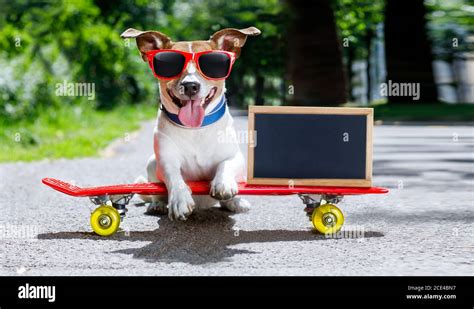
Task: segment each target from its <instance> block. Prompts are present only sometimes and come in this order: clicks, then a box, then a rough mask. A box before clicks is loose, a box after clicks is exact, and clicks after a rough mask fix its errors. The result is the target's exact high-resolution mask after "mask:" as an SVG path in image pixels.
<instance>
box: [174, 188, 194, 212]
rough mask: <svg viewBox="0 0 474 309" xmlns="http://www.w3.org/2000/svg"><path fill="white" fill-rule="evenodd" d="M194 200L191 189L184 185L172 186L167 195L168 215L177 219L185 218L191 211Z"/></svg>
mask: <svg viewBox="0 0 474 309" xmlns="http://www.w3.org/2000/svg"><path fill="white" fill-rule="evenodd" d="M193 209H194V200H193V197H192V196H191V191H190V190H189V188H188V187H187V186H186V185H184V186H183V187H182V188H181V187H180V188H172V189H171V190H170V194H169V196H168V217H169V218H170V219H171V220H173V219H178V220H186V218H187V217H188V216H189V215H190V214H191V213H192V212H193Z"/></svg>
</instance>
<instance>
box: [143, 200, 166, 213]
mask: <svg viewBox="0 0 474 309" xmlns="http://www.w3.org/2000/svg"><path fill="white" fill-rule="evenodd" d="M167 213H168V207H167V206H166V203H165V202H163V201H154V202H151V203H150V205H148V207H147V209H146V214H149V215H166V214H167Z"/></svg>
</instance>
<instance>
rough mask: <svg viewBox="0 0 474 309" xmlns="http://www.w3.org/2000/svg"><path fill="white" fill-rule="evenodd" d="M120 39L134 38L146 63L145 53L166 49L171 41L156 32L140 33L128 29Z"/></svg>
mask: <svg viewBox="0 0 474 309" xmlns="http://www.w3.org/2000/svg"><path fill="white" fill-rule="evenodd" d="M120 37H121V38H122V39H127V38H135V39H136V41H137V47H138V49H139V50H140V53H141V54H142V58H143V61H147V57H146V55H145V53H146V52H147V51H150V50H155V49H163V48H167V47H168V46H169V45H170V43H171V40H170V38H169V37H168V36H166V35H165V34H163V33H161V32H158V31H140V30H137V29H133V28H129V29H127V30H125V31H124V32H123V33H122V34H121V35H120Z"/></svg>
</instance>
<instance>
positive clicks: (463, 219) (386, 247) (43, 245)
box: [0, 117, 474, 276]
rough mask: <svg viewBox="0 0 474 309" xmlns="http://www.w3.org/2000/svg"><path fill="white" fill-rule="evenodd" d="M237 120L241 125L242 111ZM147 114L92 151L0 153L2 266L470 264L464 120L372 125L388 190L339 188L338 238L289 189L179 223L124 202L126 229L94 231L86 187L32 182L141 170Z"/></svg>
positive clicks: (61, 270)
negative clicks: (107, 233)
mask: <svg viewBox="0 0 474 309" xmlns="http://www.w3.org/2000/svg"><path fill="white" fill-rule="evenodd" d="M236 125H237V127H238V129H241V130H244V129H245V127H246V118H244V117H237V118H236ZM152 126H153V123H152V122H146V123H144V125H143V127H142V129H141V130H140V131H139V132H135V133H131V134H126V135H125V136H124V138H123V139H121V140H119V141H117V142H115V143H113V146H111V147H109V148H108V149H107V150H106V151H104V152H103V155H102V156H101V157H96V158H83V159H75V160H56V161H49V160H43V161H41V162H34V163H12V164H2V165H0V201H1V215H0V243H1V247H2V249H1V250H0V259H1V261H2V262H1V264H0V275H23V276H24V275H396V276H397V275H468V274H470V275H472V274H474V241H473V240H474V237H473V236H474V190H473V189H474V188H473V185H474V184H473V179H474V164H473V160H474V157H473V153H474V130H473V128H472V127H468V126H421V125H414V126H395V125H392V126H383V125H381V126H376V128H375V132H374V134H375V146H374V185H376V186H385V187H388V188H390V189H391V192H390V194H388V195H381V196H376V195H368V196H354V197H346V198H345V199H344V200H343V202H342V203H341V204H340V205H341V208H342V210H343V211H344V213H345V216H346V223H345V228H344V230H345V231H346V232H345V233H344V234H341V235H339V237H338V238H337V239H330V238H326V237H325V236H322V235H319V234H316V233H313V232H312V231H311V224H310V222H309V221H308V219H307V218H306V216H305V215H304V213H303V206H302V204H301V203H300V201H299V199H298V197H296V196H283V197H268V196H267V197H249V198H248V199H249V201H250V202H251V204H252V208H251V210H250V211H249V212H248V213H244V214H236V215H231V214H229V213H228V212H224V211H221V210H219V209H212V210H209V211H207V212H200V213H195V214H194V215H193V216H192V217H191V218H190V219H188V221H187V222H184V223H183V222H170V221H169V220H168V219H167V217H156V216H149V215H145V214H144V212H145V207H144V206H140V205H131V206H130V207H129V212H128V214H127V218H126V220H125V221H124V223H122V226H121V227H122V228H123V229H124V230H123V231H122V232H120V233H118V234H117V235H114V236H113V237H110V238H101V237H99V236H96V235H94V234H93V233H92V232H91V228H90V226H89V214H90V209H89V205H91V203H89V201H88V200H87V199H85V198H73V197H69V196H66V195H63V194H60V193H58V192H56V191H53V190H52V189H50V188H48V187H46V186H44V185H42V184H41V178H43V177H56V178H59V179H63V180H66V181H71V182H75V183H76V184H79V185H83V186H89V185H91V186H92V185H104V184H116V183H127V182H133V180H134V179H135V178H136V177H137V175H139V174H144V173H145V163H146V161H147V159H148V157H149V155H150V154H151V151H152ZM242 147H243V149H244V147H245V145H242ZM244 153H246V151H245V149H244ZM133 201H134V202H137V203H138V202H139V200H138V199H136V198H134V200H133Z"/></svg>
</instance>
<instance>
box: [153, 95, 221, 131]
mask: <svg viewBox="0 0 474 309" xmlns="http://www.w3.org/2000/svg"><path fill="white" fill-rule="evenodd" d="M226 103H227V100H226V98H225V95H222V99H221V101H220V102H219V103H218V104H217V105H216V107H214V109H213V110H212V111H211V112H210V113H209V114H207V115H206V116H204V119H203V120H202V123H201V128H202V127H206V126H208V125H211V124H213V123H215V122H217V121H218V120H219V119H221V118H222V116H224V114H225V111H226V107H227V104H226ZM188 104H190V103H188ZM161 110H162V111H163V112H164V113H165V115H166V116H167V117H168V119H169V120H171V121H172V122H174V123H175V124H177V125H179V126H181V127H185V128H188V127H186V126H185V125H184V124H182V123H181V121H180V120H179V118H178V115H176V114H172V113H170V112H168V111H167V110H166V108H165V106H164V105H163V104H161Z"/></svg>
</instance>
